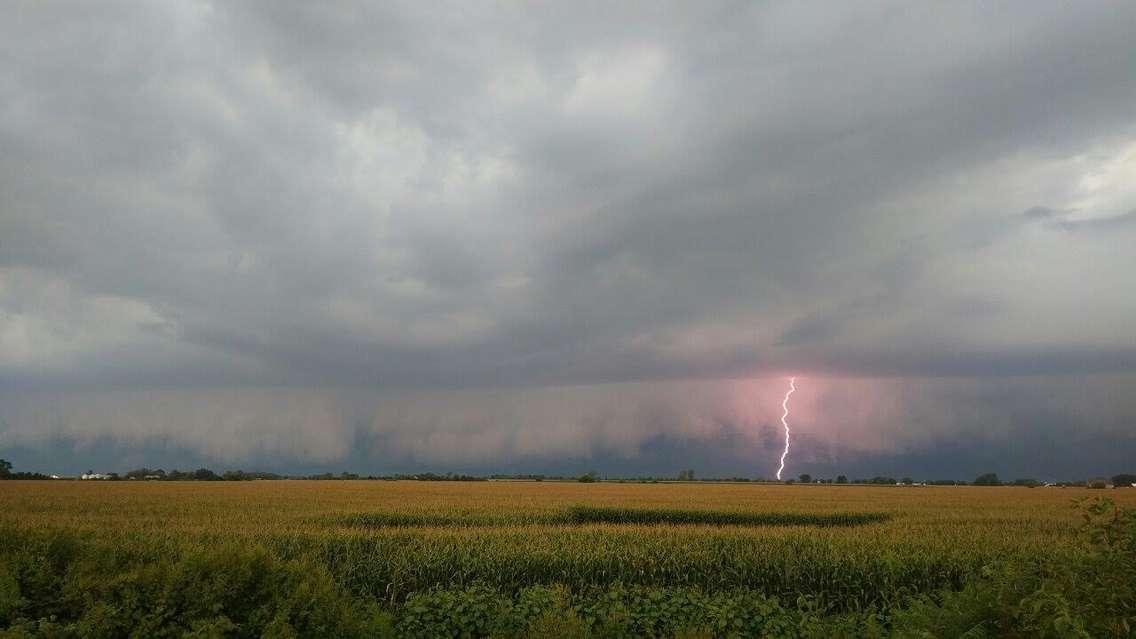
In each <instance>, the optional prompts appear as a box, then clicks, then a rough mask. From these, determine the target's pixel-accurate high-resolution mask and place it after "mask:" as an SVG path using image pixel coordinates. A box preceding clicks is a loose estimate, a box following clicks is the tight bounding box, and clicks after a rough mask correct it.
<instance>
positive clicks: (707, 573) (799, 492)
mask: <svg viewBox="0 0 1136 639" xmlns="http://www.w3.org/2000/svg"><path fill="white" fill-rule="evenodd" d="M1101 492H1102V491H1092V490H1087V489H1075V488H1037V489H1029V488H1016V487H994V488H985V487H873V486H782V485H762V484H712V483H706V484H630V483H629V484H619V483H595V484H579V483H557V482H472V483H466V482H381V481H333V482H326V481H325V482H308V481H257V482H224V483H222V482H181V483H174V482H113V483H112V482H4V483H2V484H0V504H2V505H3V507H2V508H0V533H2V538H0V558H2V557H5V556H14V555H15V554H18V553H20V552H23V551H25V550H26V549H28V548H32V547H39V546H37V544H40V545H42V546H43V547H44V548H47V547H48V545H49V544H50V543H55V542H53V541H50V540H52V539H55V540H58V539H70V540H76V543H82V544H86V545H87V546H90V547H94V548H98V549H100V550H99V552H102V553H106V554H107V555H108V556H110V557H114V558H115V559H114V561H126V562H128V563H129V562H131V561H133V562H146V561H156V560H159V559H161V558H163V557H170V556H178V555H179V554H182V553H186V552H199V553H202V552H203V553H209V552H212V551H213V550H217V549H232V548H244V549H258V552H263V553H265V554H266V556H267V557H270V558H272V560H273V561H280V562H293V563H295V562H301V563H303V564H304V565H315V566H319V569H320V570H326V572H327V574H329V575H330V578H331V579H332V580H333V581H334V584H335V587H336V588H341V589H342V590H343V591H344V592H345V593H347V594H348V595H351V596H353V597H356V598H358V599H359V600H361V601H366V602H372V603H374V604H376V605H377V606H379V608H381V609H382V610H384V611H390V612H392V614H396V615H397V614H399V613H400V611H406V610H410V609H413V610H417V609H418V608H419V607H421V604H420V603H415V604H414V606H415V607H413V608H407V606H408V602H410V603H414V602H421V598H422V597H423V596H424V595H429V593H438V592H442V591H445V592H458V591H461V592H465V591H468V590H469V589H471V588H474V589H476V588H482V589H489V591H491V592H494V593H498V595H497V596H500V597H504V598H506V599H508V598H509V597H514V598H515V597H523V596H530V595H526V594H525V593H532V592H544V591H533V590H532V589H533V588H537V589H540V588H553V589H556V590H555V592H561V593H567V594H566V595H564V596H566V597H568V599H569V600H572V597H580V596H585V595H588V593H591V595H588V596H592V597H593V599H594V595H596V593H604V592H609V591H612V592H615V591H618V592H625V591H626V589H627V588H631V589H636V588H639V589H642V588H646V589H658V590H659V591H660V592H668V593H671V595H668V596H677V595H674V593H688V594H686V595H682V596H683V597H688V598H689V597H693V598H694V599H697V600H698V601H703V600H705V601H711V600H713V597H717V596H719V595H722V596H725V595H728V594H729V593H752V594H753V595H755V596H761V597H767V598H769V599H770V601H775V602H780V604H778V605H784V604H790V603H793V602H799V601H808V602H812V603H811V604H810V605H812V606H814V607H815V608H816V609H817V610H822V611H823V612H824V614H826V615H840V614H851V613H865V612H868V611H876V612H881V613H882V612H886V611H889V610H892V609H895V608H897V607H899V606H901V605H903V604H904V602H907V601H910V600H911V598H912V597H918V596H921V595H931V594H933V593H937V592H942V591H952V590H959V589H960V588H963V587H964V586H965V585H966V584H967V583H968V582H971V581H972V580H975V579H977V578H979V577H980V575H981V574H982V572H983V571H984V570H986V569H988V567H990V566H992V565H1018V566H1028V565H1031V564H1033V563H1036V562H1038V561H1041V560H1042V559H1044V560H1046V561H1054V560H1055V558H1056V559H1057V560H1059V561H1060V560H1062V559H1061V558H1068V561H1070V562H1072V561H1075V560H1076V557H1077V556H1078V555H1079V554H1080V553H1083V552H1084V550H1083V545H1082V544H1081V539H1080V536H1079V534H1078V532H1077V527H1078V524H1079V521H1080V519H1079V516H1078V513H1077V512H1076V511H1075V510H1074V509H1073V508H1072V507H1071V502H1072V501H1073V500H1074V499H1076V498H1083V497H1086V496H1090V495H1095V494H1100V493H1101ZM1109 492H1110V496H1111V497H1114V498H1115V499H1116V500H1117V501H1118V502H1119V503H1120V505H1122V506H1125V505H1126V506H1133V505H1136V491H1120V490H1117V491H1109ZM45 540H47V541H45ZM45 552H46V551H45ZM112 563H113V562H112ZM2 567H3V564H0V568H2ZM13 570H14V569H9V570H8V572H9V573H12V572H13ZM0 577H2V575H0ZM626 592H631V591H626ZM634 592H639V591H634ZM689 593H702V594H689ZM715 593H719V594H715ZM532 596H536V595H532ZM628 596H630V595H628ZM644 596H646V595H644ZM699 598H701V599H699ZM25 599H26V597H25ZM509 600H510V601H512V600H511V599H509ZM589 601H591V599H590V600H589ZM588 605H591V604H588ZM582 609H583V608H581V610H582ZM0 612H2V602H0ZM692 614H693V613H692ZM2 621H3V617H2V616H0V622H2ZM0 627H2V626H0ZM407 627H410V626H407ZM407 632H409V631H407ZM459 634H460V633H459ZM466 634H468V635H469V636H477V635H478V634H479V633H478V632H472V633H466ZM712 634H715V633H712ZM717 634H723V633H717ZM724 634H726V635H728V634H729V633H724Z"/></svg>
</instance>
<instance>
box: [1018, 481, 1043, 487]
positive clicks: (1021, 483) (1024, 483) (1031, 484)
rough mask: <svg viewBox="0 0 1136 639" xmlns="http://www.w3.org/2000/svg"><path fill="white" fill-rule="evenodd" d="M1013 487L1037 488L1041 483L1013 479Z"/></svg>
mask: <svg viewBox="0 0 1136 639" xmlns="http://www.w3.org/2000/svg"><path fill="white" fill-rule="evenodd" d="M1014 485H1015V486H1025V487H1026V488H1037V487H1038V486H1040V485H1041V482H1039V481H1038V480H1036V479H1015V480H1014Z"/></svg>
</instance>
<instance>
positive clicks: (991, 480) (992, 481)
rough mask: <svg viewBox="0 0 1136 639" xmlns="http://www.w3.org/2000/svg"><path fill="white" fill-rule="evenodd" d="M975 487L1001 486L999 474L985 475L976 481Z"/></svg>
mask: <svg viewBox="0 0 1136 639" xmlns="http://www.w3.org/2000/svg"><path fill="white" fill-rule="evenodd" d="M974 485H975V486H1001V485H1002V482H1001V481H1000V480H999V479H998V473H983V474H981V475H979V476H978V477H977V478H975V480H974Z"/></svg>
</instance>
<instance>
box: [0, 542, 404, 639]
mask: <svg viewBox="0 0 1136 639" xmlns="http://www.w3.org/2000/svg"><path fill="white" fill-rule="evenodd" d="M0 566H2V567H3V568H2V570H0V615H2V616H3V617H2V621H3V626H7V630H5V631H0V637H3V636H7V637H20V636H32V637H37V636H39V637H82V638H87V637H91V638H96V637H220V636H224V637H275V638H285V637H326V636H337V637H376V636H384V633H385V635H386V636H390V621H389V618H388V616H387V615H385V614H384V613H382V612H381V611H380V610H379V609H378V608H377V607H376V606H375V605H373V604H366V603H363V602H360V601H357V600H353V599H351V598H350V597H345V596H344V594H343V593H342V591H341V590H340V589H339V588H338V587H337V586H336V584H335V582H334V581H333V579H332V577H331V575H330V573H329V572H328V571H327V569H326V568H325V567H323V566H320V565H317V564H314V563H311V562H308V561H283V560H280V559H277V558H274V557H273V556H271V555H269V554H268V553H267V552H265V551H264V550H259V549H247V548H236V547H225V548H213V549H209V550H203V549H198V550H190V551H186V552H184V553H182V554H181V555H180V556H177V557H167V558H158V559H153V560H142V561H139V560H138V558H137V557H131V556H130V555H129V554H120V553H117V552H116V551H115V550H114V549H106V548H99V547H94V546H84V545H82V544H80V543H78V542H75V541H74V540H71V541H69V542H67V543H60V538H58V537H54V538H50V539H48V540H47V541H46V542H44V543H39V544H32V545H30V546H29V547H28V548H27V549H25V550H24V551H23V552H18V553H9V554H7V555H5V556H4V557H3V558H2V563H0Z"/></svg>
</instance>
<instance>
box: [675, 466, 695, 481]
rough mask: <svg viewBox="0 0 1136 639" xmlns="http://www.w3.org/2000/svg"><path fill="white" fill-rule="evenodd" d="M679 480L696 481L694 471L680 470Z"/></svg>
mask: <svg viewBox="0 0 1136 639" xmlns="http://www.w3.org/2000/svg"><path fill="white" fill-rule="evenodd" d="M678 480H679V481H694V471H693V470H689V469H688V470H680V471H678Z"/></svg>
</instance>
